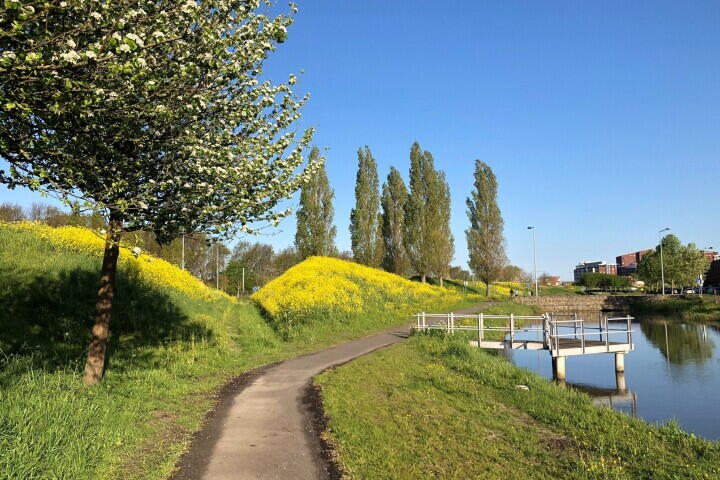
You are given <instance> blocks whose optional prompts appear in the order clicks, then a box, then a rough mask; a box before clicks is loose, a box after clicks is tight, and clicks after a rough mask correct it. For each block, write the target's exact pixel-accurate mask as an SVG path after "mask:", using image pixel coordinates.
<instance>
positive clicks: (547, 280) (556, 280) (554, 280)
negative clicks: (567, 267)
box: [540, 275, 562, 287]
mask: <svg viewBox="0 0 720 480" xmlns="http://www.w3.org/2000/svg"><path fill="white" fill-rule="evenodd" d="M540 280H541V281H542V284H543V285H544V286H546V287H559V286H560V285H562V282H561V281H560V277H554V276H551V275H543V276H542V277H540Z"/></svg>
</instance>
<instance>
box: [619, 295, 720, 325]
mask: <svg viewBox="0 0 720 480" xmlns="http://www.w3.org/2000/svg"><path fill="white" fill-rule="evenodd" d="M631 308H632V312H633V313H634V314H642V315H665V316H668V317H669V318H677V319H678V320H685V321H697V322H715V321H720V297H718V296H714V295H703V297H702V298H701V297H700V296H699V295H696V296H693V297H690V298H667V299H665V300H660V299H656V300H655V301H652V302H642V303H638V304H635V305H633V306H632V307H631Z"/></svg>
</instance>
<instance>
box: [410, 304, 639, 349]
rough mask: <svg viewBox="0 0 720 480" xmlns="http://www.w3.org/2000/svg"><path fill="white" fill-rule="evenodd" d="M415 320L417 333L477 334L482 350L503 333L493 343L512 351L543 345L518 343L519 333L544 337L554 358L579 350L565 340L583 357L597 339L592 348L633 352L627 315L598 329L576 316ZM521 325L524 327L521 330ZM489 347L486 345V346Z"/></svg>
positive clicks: (428, 317)
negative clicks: (616, 346) (619, 338)
mask: <svg viewBox="0 0 720 480" xmlns="http://www.w3.org/2000/svg"><path fill="white" fill-rule="evenodd" d="M413 317H415V319H416V324H415V329H416V330H418V331H422V332H426V331H429V330H442V331H445V332H447V333H448V334H450V335H453V334H454V333H455V332H477V342H478V346H482V344H483V342H484V341H488V340H487V336H488V334H491V333H500V332H502V333H504V335H503V336H502V337H501V339H500V340H497V339H492V340H491V341H493V342H506V343H508V344H509V345H510V346H511V348H512V345H514V344H515V343H516V342H523V343H528V342H540V340H539V339H538V340H528V339H522V338H521V339H518V338H517V335H518V334H519V333H527V332H536V333H537V334H538V336H539V334H540V333H542V343H543V347H544V348H545V349H547V350H550V351H551V352H553V351H554V352H555V355H556V356H557V355H559V354H560V350H562V349H563V348H577V346H575V345H573V346H570V344H568V342H564V343H565V345H562V343H563V342H562V340H563V339H567V340H578V341H579V347H580V349H581V351H582V353H583V354H584V353H585V352H586V348H587V347H588V342H590V341H591V340H590V339H589V337H592V336H596V337H598V338H599V340H595V341H593V342H594V343H592V346H593V347H597V346H599V345H598V343H597V342H604V346H605V350H606V351H608V352H609V351H610V344H611V343H622V344H627V345H629V346H630V349H632V345H633V343H632V320H633V317H631V316H630V315H627V316H625V317H607V316H603V317H600V319H599V322H598V325H597V326H596V325H586V324H585V320H584V319H582V318H580V317H578V315H577V314H576V313H575V314H555V313H545V314H543V315H514V314H510V315H490V314H484V313H479V314H473V315H468V314H457V313H426V312H421V313H418V314H416V315H413ZM468 320H470V322H468ZM489 320H494V322H492V323H495V325H488V324H487V323H486V322H487V321H489ZM497 320H502V321H504V322H501V323H504V324H503V325H497V323H498V322H497ZM518 322H520V323H521V325H520V326H518ZM525 322H533V323H540V325H539V326H538V325H534V326H533V325H530V326H523V325H522V324H523V323H525ZM619 322H623V324H624V325H623V326H622V327H621V328H613V327H612V326H611V324H613V323H614V324H617V323H619ZM566 329H572V332H569V333H564V331H565V330H566ZM621 334H624V335H625V336H626V341H625V342H611V341H610V336H611V335H621ZM486 345H487V344H486Z"/></svg>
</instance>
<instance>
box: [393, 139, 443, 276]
mask: <svg viewBox="0 0 720 480" xmlns="http://www.w3.org/2000/svg"><path fill="white" fill-rule="evenodd" d="M449 222H450V190H449V187H448V185H447V182H446V181H445V175H444V174H443V173H442V172H438V171H436V170H435V166H434V161H433V157H432V154H430V152H427V151H423V150H422V149H421V148H420V145H419V144H418V143H417V142H415V143H413V145H412V147H411V148H410V196H409V197H408V201H407V203H406V205H405V224H404V229H403V240H404V242H405V250H406V251H407V254H408V258H409V260H410V264H411V265H412V267H413V269H414V270H415V271H416V272H417V273H418V274H419V275H420V278H421V280H422V281H423V282H425V281H426V277H427V275H428V274H430V273H435V274H436V275H438V276H439V277H440V279H441V282H442V277H443V276H444V275H447V272H448V270H449V267H450V265H449V264H450V260H451V259H452V257H453V253H454V246H453V242H454V240H453V237H452V235H451V234H450V228H449Z"/></svg>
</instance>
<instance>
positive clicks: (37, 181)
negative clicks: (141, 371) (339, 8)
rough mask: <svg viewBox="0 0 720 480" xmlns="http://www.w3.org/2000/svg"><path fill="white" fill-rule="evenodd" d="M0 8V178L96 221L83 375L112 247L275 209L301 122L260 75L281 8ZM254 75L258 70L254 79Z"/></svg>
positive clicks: (142, 1)
mask: <svg viewBox="0 0 720 480" xmlns="http://www.w3.org/2000/svg"><path fill="white" fill-rule="evenodd" d="M4 5H5V6H4V8H3V9H2V10H0V31H1V32H2V35H0V38H1V40H0V106H1V107H0V157H2V158H3V159H5V160H6V161H7V162H8V163H9V165H10V167H9V169H8V171H0V183H5V184H7V185H8V186H9V187H10V188H15V187H17V186H25V187H28V188H31V189H34V190H39V191H42V192H46V193H48V194H50V195H53V196H56V197H58V198H60V199H61V200H62V201H64V202H65V203H66V204H68V205H69V206H70V207H71V208H72V209H73V211H75V212H77V211H80V210H84V209H90V210H93V211H99V212H102V213H103V214H104V216H105V218H106V220H107V223H108V227H107V237H106V242H105V253H104V258H103V261H102V266H101V273H100V288H99V291H98V302H97V307H96V313H95V321H94V325H93V328H92V339H91V342H90V346H89V349H88V356H87V361H86V368H85V374H84V377H83V380H84V382H85V383H86V384H96V383H99V382H100V381H101V379H102V376H103V373H104V369H105V354H106V350H107V340H108V338H109V332H110V314H111V311H112V303H113V297H114V284H115V273H116V269H117V260H118V256H119V244H120V240H121V237H122V235H123V233H124V232H127V231H133V230H138V229H142V230H152V231H153V232H155V234H156V237H157V239H158V241H160V242H161V243H166V242H169V241H171V240H172V239H174V238H176V237H178V236H180V235H181V234H183V233H189V232H197V231H203V232H206V233H208V234H211V235H216V236H218V235H229V234H231V233H232V232H233V231H234V230H235V229H239V228H245V229H248V228H250V227H249V226H250V225H253V224H254V223H256V222H264V221H269V222H273V223H275V222H277V220H278V219H279V218H280V217H282V216H283V215H284V214H286V213H287V212H279V211H276V210H275V208H276V207H277V204H278V203H279V202H280V201H281V200H282V199H284V198H287V197H289V196H291V195H292V193H294V192H295V191H296V190H297V189H298V188H299V187H300V185H301V184H302V182H304V180H305V178H306V177H307V176H311V175H313V174H314V167H312V168H310V169H308V171H307V172H306V173H305V174H301V175H299V176H296V175H295V173H296V170H297V169H299V168H300V167H301V166H302V165H303V162H304V159H303V151H304V149H305V147H306V146H307V145H308V144H309V142H310V141H311V137H312V131H311V130H308V131H306V132H304V134H303V135H302V137H301V138H298V136H297V135H296V134H295V133H293V130H294V129H293V128H292V127H293V125H294V123H295V121H296V120H297V118H298V117H299V116H300V110H301V107H302V104H303V103H304V100H298V99H297V98H296V97H295V96H294V95H293V93H292V90H291V85H292V84H293V83H295V77H293V76H291V77H290V78H289V81H288V82H287V83H284V84H277V85H273V84H272V83H271V82H270V81H267V80H262V78H263V75H262V74H263V62H264V61H265V59H266V58H267V57H268V55H269V54H270V52H272V51H273V50H275V49H276V46H277V45H278V44H279V43H281V42H283V41H284V40H285V39H286V37H287V27H288V26H289V25H290V24H291V23H292V17H291V16H289V15H278V16H276V17H274V18H271V17H268V16H267V15H266V14H265V13H263V12H262V11H260V8H259V5H258V2H236V1H225V0H219V1H214V2H192V1H190V2H155V1H148V0H116V1H112V2H102V1H101V2H96V1H90V0H73V1H67V2H54V1H53V2H32V5H31V4H30V3H29V2H21V1H18V0H9V1H7V2H5V4H4ZM260 80H262V81H260Z"/></svg>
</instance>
